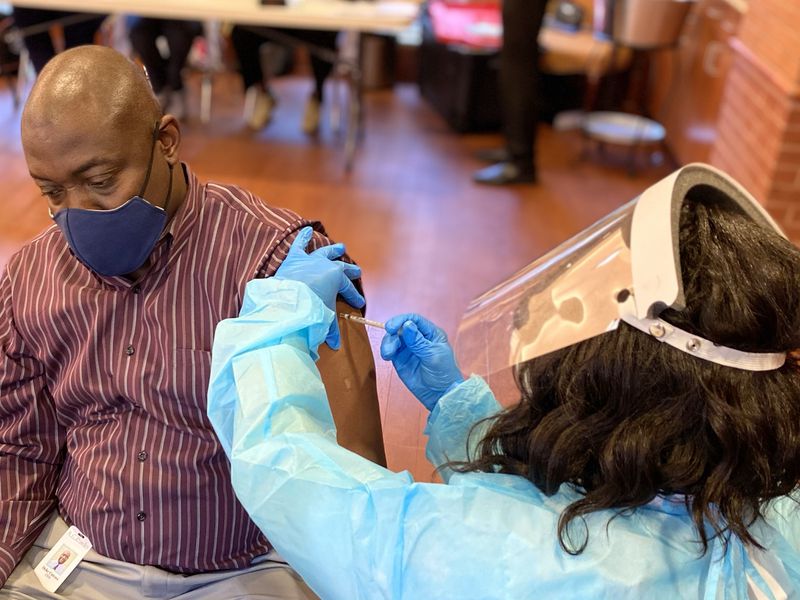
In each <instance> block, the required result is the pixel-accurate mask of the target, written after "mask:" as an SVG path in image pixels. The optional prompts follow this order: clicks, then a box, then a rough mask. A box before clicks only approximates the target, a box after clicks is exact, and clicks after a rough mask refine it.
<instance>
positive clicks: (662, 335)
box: [620, 296, 786, 371]
mask: <svg viewBox="0 0 800 600" xmlns="http://www.w3.org/2000/svg"><path fill="white" fill-rule="evenodd" d="M632 297H633V296H631V297H630V298H629V299H628V301H627V302H626V303H625V304H623V305H621V306H620V308H621V309H622V310H621V311H620V313H621V314H620V319H621V320H623V321H625V322H626V323H627V324H628V325H630V326H631V327H633V328H635V329H638V330H639V331H642V332H644V333H646V334H647V335H649V336H650V337H653V338H655V339H657V340H658V341H659V342H664V343H665V344H668V345H670V346H672V347H673V348H675V349H677V350H680V351H681V352H685V353H686V354H691V355H692V356H696V357H697V358H702V359H703V360H707V361H710V362H713V363H716V364H718V365H722V366H724V367H733V368H735V369H744V370H745V371H773V370H775V369H780V368H781V367H782V366H783V364H784V363H785V362H786V353H785V352H776V353H767V352H744V351H742V350H735V349H734V348H728V347H727V346H720V345H718V344H715V343H714V342H712V341H710V340H707V339H705V338H702V337H700V336H699V335H695V334H692V333H689V332H688V331H684V330H683V329H679V328H678V327H675V326H674V325H671V324H670V323H667V322H666V321H664V320H663V319H659V318H658V317H655V318H652V319H650V318H645V319H639V318H638V317H636V316H635V315H634V314H633V312H632V310H633V306H632V302H631V298H632ZM625 308H628V309H630V311H626V310H625Z"/></svg>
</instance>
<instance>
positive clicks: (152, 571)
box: [0, 511, 317, 600]
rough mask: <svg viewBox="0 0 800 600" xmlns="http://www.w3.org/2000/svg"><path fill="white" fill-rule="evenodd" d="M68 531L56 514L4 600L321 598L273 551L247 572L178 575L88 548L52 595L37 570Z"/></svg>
mask: <svg viewBox="0 0 800 600" xmlns="http://www.w3.org/2000/svg"><path fill="white" fill-rule="evenodd" d="M66 531H67V524H66V523H65V522H64V520H63V519H61V518H60V517H59V516H58V515H57V513H56V512H55V511H54V512H53V514H52V515H51V517H50V521H49V522H48V524H47V526H46V527H45V528H44V530H43V531H42V533H41V534H40V535H39V537H38V538H37V539H36V541H35V542H34V544H33V546H32V547H31V549H30V550H29V551H28V552H27V553H26V554H25V556H24V557H23V559H22V561H21V562H20V564H19V565H17V568H16V569H14V571H13V572H12V573H11V576H10V577H9V578H8V580H7V581H6V584H5V585H4V586H3V588H2V589H1V590H0V600H57V599H59V598H69V599H71V600H97V599H98V598H113V599H114V600H141V599H142V598H161V599H166V598H174V599H179V600H212V599H217V598H226V600H235V599H244V598H265V599H266V598H270V599H274V600H317V596H316V595H315V594H314V593H313V592H312V591H311V589H310V588H309V587H308V586H307V585H306V584H305V582H304V581H303V580H302V579H301V578H300V577H299V576H298V575H297V573H295V572H294V570H293V569H292V568H291V567H289V566H288V565H287V564H286V562H285V561H284V560H283V559H282V558H281V557H280V556H278V555H277V553H276V552H274V551H273V552H270V553H269V554H266V555H264V556H261V557H258V558H256V559H254V560H253V562H252V564H251V566H249V567H246V568H243V569H236V570H228V571H214V572H209V573H200V574H198V575H180V574H176V573H170V572H169V571H164V570H163V569H158V568H156V567H150V566H143V565H136V564H132V563H126V562H122V561H118V560H114V559H113V558H108V557H106V556H102V555H100V554H98V553H97V552H95V551H94V550H90V551H89V553H88V554H87V555H86V557H85V558H84V559H83V560H82V561H81V562H80V564H78V565H77V566H76V568H75V570H74V571H73V572H72V573H71V574H70V575H69V577H67V579H66V580H65V581H64V583H63V585H62V586H61V587H60V588H59V589H58V590H57V592H56V593H50V592H48V591H46V590H45V589H44V588H43V587H42V585H41V583H40V582H39V579H38V578H37V577H36V574H35V573H34V571H33V570H34V568H35V567H36V565H38V564H39V562H40V561H41V560H42V559H43V558H44V557H45V555H46V554H47V553H48V552H49V551H50V549H51V548H52V547H53V546H55V545H56V544H58V543H59V540H60V538H61V536H62V535H63V534H64V533H65V532H66Z"/></svg>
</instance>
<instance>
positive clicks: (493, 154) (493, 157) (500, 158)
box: [475, 148, 511, 164]
mask: <svg viewBox="0 0 800 600" xmlns="http://www.w3.org/2000/svg"><path fill="white" fill-rule="evenodd" d="M475 158H477V159H478V160H480V161H482V162H486V163H490V164H494V163H499V162H506V161H508V160H509V159H510V158H511V155H510V154H509V153H508V150H507V149H506V148H482V149H480V150H478V151H477V152H476V153H475Z"/></svg>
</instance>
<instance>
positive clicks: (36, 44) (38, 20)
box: [14, 7, 66, 73]
mask: <svg viewBox="0 0 800 600" xmlns="http://www.w3.org/2000/svg"><path fill="white" fill-rule="evenodd" d="M65 14H66V13H63V12H60V11H54V10H39V9H38V8H19V7H14V24H15V25H16V26H17V27H19V28H20V29H25V28H28V27H32V26H34V25H40V24H42V23H48V22H50V21H54V20H56V19H60V18H62V17H63V16H64V15H65ZM24 41H25V48H26V49H27V51H28V55H29V56H30V59H31V62H32V63H33V68H34V69H36V72H37V73H38V72H39V71H41V70H42V68H43V67H44V66H45V64H47V61H48V60H50V59H51V58H53V56H55V54H56V50H55V48H54V47H53V40H52V39H51V38H50V31H43V32H41V33H36V34H34V35H29V36H25V40H24Z"/></svg>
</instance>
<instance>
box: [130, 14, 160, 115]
mask: <svg viewBox="0 0 800 600" xmlns="http://www.w3.org/2000/svg"><path fill="white" fill-rule="evenodd" d="M161 33H162V25H161V20H159V19H147V18H143V17H131V18H130V20H129V21H128V35H129V37H130V40H131V47H132V48H133V51H134V52H135V53H136V54H137V55H138V56H139V58H140V59H141V61H142V63H143V64H144V67H145V69H147V76H148V77H149V78H150V85H151V86H152V87H153V91H154V92H155V93H156V95H158V94H160V93H161V92H162V90H163V89H164V86H165V85H166V84H167V61H166V60H164V57H163V56H161V53H160V52H159V51H158V46H156V39H157V38H158V36H159V35H161ZM162 108H163V106H162Z"/></svg>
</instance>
